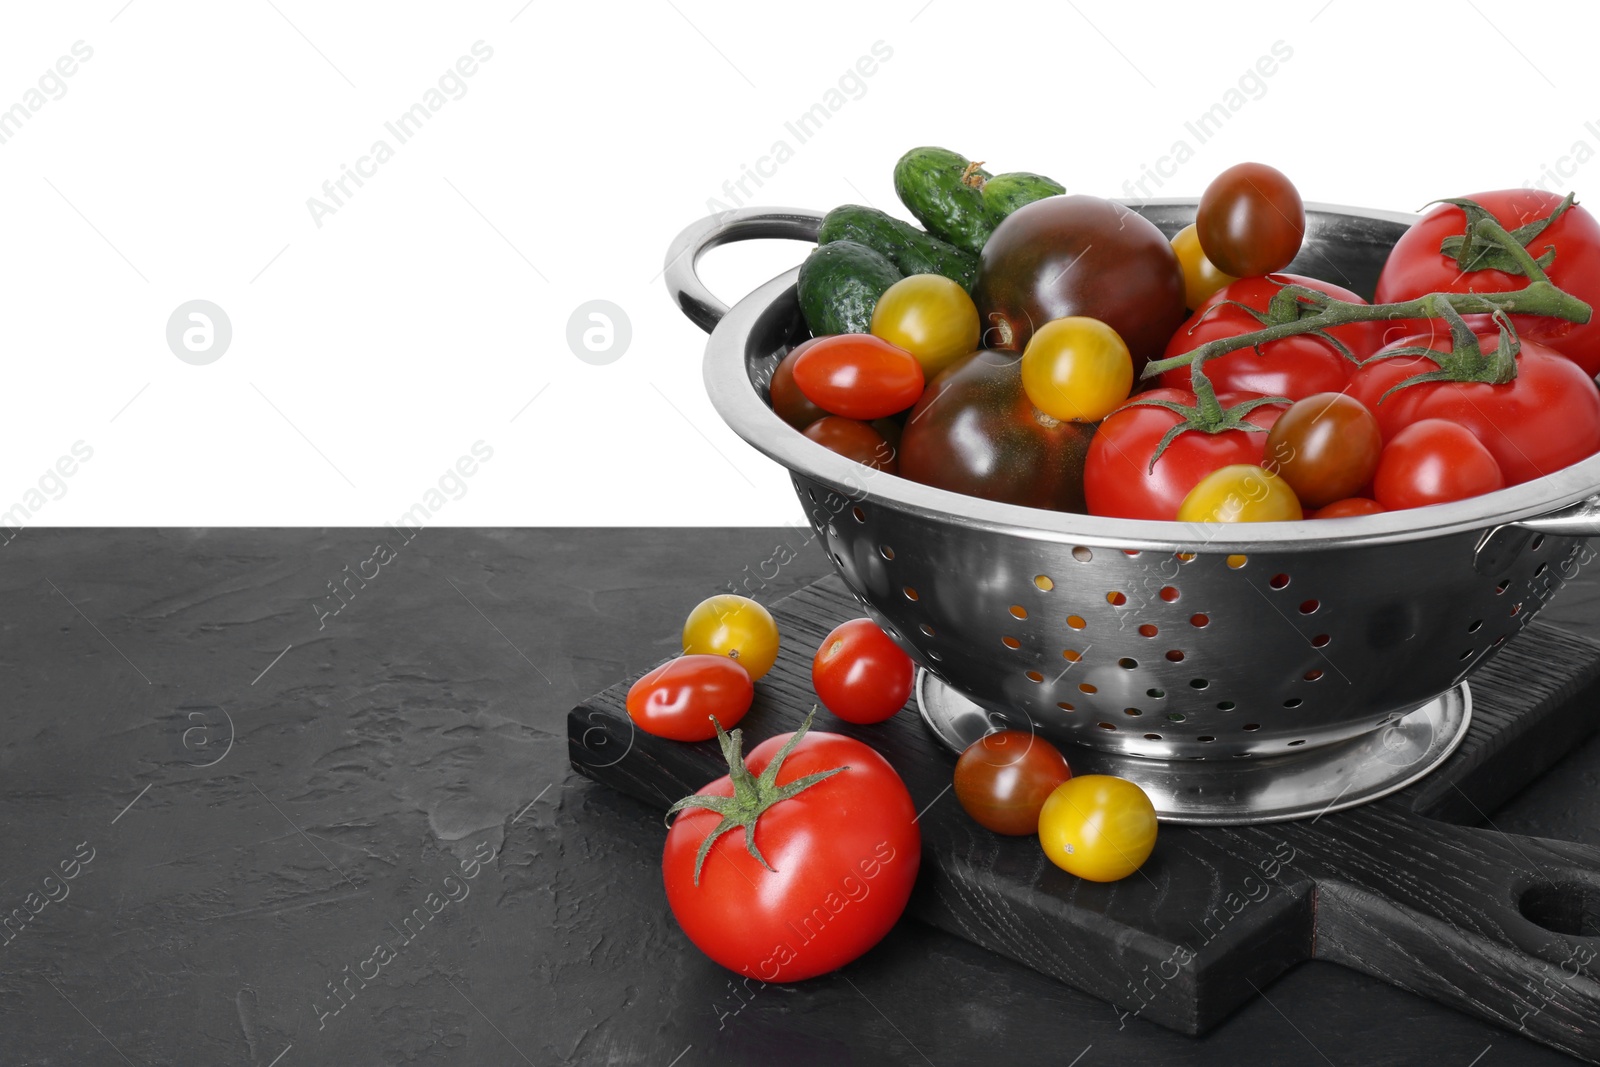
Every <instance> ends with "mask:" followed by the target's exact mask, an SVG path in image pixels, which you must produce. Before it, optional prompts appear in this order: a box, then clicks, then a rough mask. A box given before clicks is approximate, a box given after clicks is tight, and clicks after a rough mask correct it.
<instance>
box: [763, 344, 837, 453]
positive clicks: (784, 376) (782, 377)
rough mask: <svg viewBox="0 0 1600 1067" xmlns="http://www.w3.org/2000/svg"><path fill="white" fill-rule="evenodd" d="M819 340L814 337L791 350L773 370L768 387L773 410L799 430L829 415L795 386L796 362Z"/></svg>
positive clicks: (768, 395) (768, 396)
mask: <svg viewBox="0 0 1600 1067" xmlns="http://www.w3.org/2000/svg"><path fill="white" fill-rule="evenodd" d="M818 340H820V338H816V337H813V338H811V339H810V340H809V341H802V342H800V343H799V344H798V345H796V346H795V347H794V348H792V349H790V350H789V354H788V355H786V356H784V357H783V359H782V360H780V361H779V362H778V365H777V366H776V367H774V368H773V370H772V381H771V382H770V383H769V384H768V385H767V398H768V399H769V400H770V401H772V410H773V411H774V412H776V413H777V416H778V418H780V419H782V420H783V421H784V422H787V423H788V424H789V425H790V426H793V427H794V428H795V429H797V430H804V429H805V428H806V427H807V426H810V425H811V424H812V423H813V422H816V421H817V420H818V419H820V418H822V417H823V416H824V415H826V414H827V412H826V411H823V410H822V409H821V408H819V407H817V405H815V404H813V403H812V402H811V401H809V400H807V399H806V395H805V394H804V393H802V392H801V391H800V387H799V386H798V385H796V384H794V361H795V360H796V359H799V358H800V353H802V352H804V351H805V350H806V349H808V348H810V347H811V346H812V345H814V344H816V343H817V341H818Z"/></svg>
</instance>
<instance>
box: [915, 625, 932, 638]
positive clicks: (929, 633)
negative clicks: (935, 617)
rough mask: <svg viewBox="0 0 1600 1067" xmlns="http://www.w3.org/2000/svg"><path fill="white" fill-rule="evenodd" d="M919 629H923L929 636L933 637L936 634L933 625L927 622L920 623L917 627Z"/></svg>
mask: <svg viewBox="0 0 1600 1067" xmlns="http://www.w3.org/2000/svg"><path fill="white" fill-rule="evenodd" d="M917 629H919V630H921V631H922V632H923V633H925V634H927V635H928V636H929V637H932V636H933V635H934V630H933V627H931V626H929V625H928V624H927V623H922V624H920V625H919V626H918V627H917Z"/></svg>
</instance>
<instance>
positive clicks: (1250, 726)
mask: <svg viewBox="0 0 1600 1067" xmlns="http://www.w3.org/2000/svg"><path fill="white" fill-rule="evenodd" d="M1239 729H1241V730H1247V731H1249V732H1250V733H1255V732H1256V731H1257V730H1259V729H1261V724H1260V723H1258V722H1247V723H1245V724H1244V725H1243V726H1241V727H1239Z"/></svg>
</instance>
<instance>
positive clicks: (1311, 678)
mask: <svg viewBox="0 0 1600 1067" xmlns="http://www.w3.org/2000/svg"><path fill="white" fill-rule="evenodd" d="M1301 677H1303V678H1304V679H1305V680H1306V681H1308V682H1315V681H1318V680H1320V679H1321V678H1322V669H1321V668H1320V667H1313V668H1311V669H1310V670H1309V671H1306V673H1305V674H1303V675H1302V676H1301Z"/></svg>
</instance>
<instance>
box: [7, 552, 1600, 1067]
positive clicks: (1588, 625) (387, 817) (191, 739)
mask: <svg viewBox="0 0 1600 1067" xmlns="http://www.w3.org/2000/svg"><path fill="white" fill-rule="evenodd" d="M802 537H803V535H802V534H800V533H796V532H793V531H787V530H736V531H709V530H531V531H465V530H426V531H423V532H422V533H421V534H419V535H417V536H416V537H415V539H414V540H412V541H410V542H409V543H401V540H400V539H399V538H398V537H397V536H396V535H394V534H393V533H391V532H387V531H351V530H336V531H307V530H276V531H240V530H212V531H187V530H165V531H151V532H145V531H126V530H116V531H94V530H84V531H56V530H37V529H35V530H28V531H25V532H24V533H23V534H22V535H20V536H19V537H17V539H16V540H14V541H12V542H10V543H9V544H6V545H5V546H3V548H0V670H3V677H4V678H5V680H6V683H7V685H6V689H5V693H4V696H3V698H0V842H3V847H4V856H5V863H4V865H3V866H0V917H4V916H6V915H14V914H15V913H16V912H17V911H18V909H20V912H21V914H22V915H25V916H27V922H26V923H25V924H20V932H14V931H15V930H16V928H17V927H18V925H19V920H18V919H15V918H13V920H12V925H13V931H12V932H5V933H0V942H3V943H0V1064H5V1065H7V1067H9V1065H11V1064H28V1065H45V1064H51V1065H54V1064H73V1065H77V1064H87V1065H94V1064H119V1063H124V1062H126V1063H137V1064H141V1065H143V1064H185V1065H188V1064H200V1063H204V1064H252V1065H258V1067H265V1065H271V1064H274V1062H276V1064H277V1065H278V1067H294V1065H296V1064H310V1063H319V1064H320V1063H327V1064H341V1065H344V1064H396V1063H449V1064H467V1063H472V1064H519V1063H537V1064H541V1065H542V1064H547V1063H647V1064H650V1063H654V1064H662V1065H670V1064H674V1063H676V1064H678V1065H681V1067H689V1065H691V1064H695V1063H712V1062H715V1063H745V1062H750V1063H761V1064H763V1065H764V1067H777V1065H784V1064H791V1063H793V1064H812V1063H883V1062H895V1063H935V1064H945V1063H951V1064H954V1063H966V1062H980V1063H986V1062H1008V1063H1018V1064H1031V1063H1040V1064H1045V1063H1053V1064H1072V1063H1074V1062H1076V1063H1078V1064H1080V1065H1081V1067H1091V1065H1094V1064H1101V1063H1116V1064H1120V1065H1126V1064H1237V1063H1251V1064H1257V1063H1259V1064H1296V1065H1299V1064H1310V1063H1323V1062H1327V1063H1335V1064H1346V1063H1350V1064H1355V1063H1360V1064H1414V1063H1430V1064H1431V1063H1438V1064H1461V1065H1463V1067H1467V1065H1469V1064H1476V1065H1478V1067H1492V1065H1495V1064H1530V1065H1537V1064H1545V1063H1562V1062H1572V1061H1571V1060H1569V1059H1567V1058H1566V1057H1564V1056H1562V1055H1560V1054H1559V1053H1555V1052H1551V1051H1549V1050H1547V1049H1544V1048H1541V1047H1539V1046H1536V1045H1534V1044H1531V1043H1529V1042H1527V1041H1524V1040H1522V1039H1520V1038H1518V1037H1517V1036H1515V1035H1513V1034H1509V1033H1507V1032H1505V1031H1503V1030H1500V1029H1497V1028H1495V1027H1493V1026H1490V1025H1489V1024H1487V1023H1482V1022H1478V1021H1476V1020H1474V1019H1471V1018H1468V1017H1466V1016H1463V1015H1460V1014H1457V1013H1455V1012H1452V1011H1449V1010H1447V1009H1444V1008H1440V1007H1437V1006H1435V1005H1433V1004H1431V1003H1429V1002H1427V1001H1424V1000H1422V999H1420V998H1417V997H1414V996H1411V995H1409V994H1406V993H1403V992H1399V991H1397V990H1395V989H1393V988H1390V987H1388V986H1386V985H1383V984H1381V983H1379V982H1377V981H1375V980H1373V979H1368V978H1365V977H1362V976H1360V975H1357V974H1353V973H1351V972H1348V971H1345V970H1343V969H1341V968H1338V967H1334V966H1331V965H1327V964H1318V963H1312V964H1305V965H1302V966H1300V967H1299V968H1297V969H1296V970H1294V971H1292V972H1290V973H1289V974H1288V975H1287V976H1285V977H1284V978H1283V979H1281V980H1279V981H1278V982H1277V983H1275V984H1274V985H1273V986H1272V987H1271V988H1270V989H1269V990H1268V991H1267V992H1268V997H1266V998H1263V999H1262V1000H1260V1001H1257V1002H1255V1003H1252V1004H1250V1005H1247V1006H1246V1007H1245V1008H1244V1009H1242V1010H1241V1011H1240V1012H1239V1013H1238V1014H1237V1015H1235V1016H1233V1017H1232V1018H1230V1019H1229V1020H1228V1021H1226V1022H1225V1023H1223V1024H1222V1026H1221V1027H1219V1028H1218V1029H1217V1030H1216V1031H1214V1032H1213V1033H1212V1034H1211V1035H1209V1036H1208V1037H1206V1038H1204V1039H1201V1040H1195V1039H1190V1038H1187V1037H1183V1036H1181V1035H1178V1034H1174V1033H1171V1032H1169V1031H1166V1030H1164V1029H1162V1028H1160V1027H1157V1026H1155V1025H1154V1024H1150V1023H1146V1022H1142V1021H1139V1020H1128V1021H1127V1022H1126V1025H1125V1026H1122V1024H1120V1023H1119V1020H1118V1018H1117V1016H1116V1013H1115V1012H1114V1011H1113V1009H1111V1008H1110V1007H1109V1006H1107V1005H1106V1004H1104V1003H1102V1002H1100V1001H1098V1000H1095V999H1093V998H1090V997H1088V996H1085V995H1083V994H1079V993H1076V992H1074V991H1072V990H1071V989H1070V988H1067V987H1065V986H1063V985H1062V984H1061V983H1058V982H1055V981H1053V980H1051V979H1048V978H1044V977H1042V976H1040V975H1037V974H1035V973H1033V972H1031V971H1029V970H1027V969H1025V968H1023V967H1021V966H1020V965H1017V964H1014V963H1010V962H1008V961H1006V960H1004V959H1001V958H999V957H996V956H993V955H991V954H989V953H987V952H985V951H983V950H981V949H978V948H976V947H974V946H971V945H968V944H966V943H964V942H961V941H959V940H956V939H955V938H952V937H950V936H948V935H945V934H942V933H939V932H937V931H935V930H932V929H930V928H928V927H924V926H921V925H918V924H914V923H904V924H902V925H901V926H900V927H899V928H898V929H897V930H896V931H895V932H894V933H893V934H891V935H890V937H889V938H888V939H887V940H886V941H885V942H884V943H883V944H881V945H880V946H879V947H878V948H876V949H874V950H873V951H872V952H871V953H869V954H868V955H867V956H865V957H864V958H863V959H861V960H859V961H858V962H856V963H855V964H853V965H851V966H850V967H848V968H846V969H845V970H843V971H841V972H839V973H837V974H834V975H830V976H825V977H823V978H819V979H816V980H813V981H811V982H808V983H805V984H803V985H799V986H792V987H778V986H767V987H763V988H760V989H759V991H758V992H756V993H754V994H750V993H744V994H743V996H741V995H740V994H741V989H739V988H736V986H735V985H734V984H733V983H732V982H731V981H730V976H729V975H728V973H727V972H724V971H722V970H720V969H719V968H718V967H716V966H715V965H714V964H712V963H710V962H709V961H708V960H706V959H704V958H703V957H702V956H700V955H699V953H698V952H697V951H695V950H694V949H693V947H692V946H691V945H689V943H688V942H687V940H686V939H685V938H684V937H683V936H682V934H681V933H679V931H678V930H677V928H676V926H675V925H674V924H673V922H672V918H671V915H670V913H669V912H668V911H667V908H666V904H665V900H664V896H663V893H662V891H661V886H660V880H659V873H658V867H657V863H658V856H659V850H660V845H661V841H662V837H663V834H664V829H663V828H662V826H661V823H660V819H659V816H658V815H657V814H656V813H655V812H654V811H652V810H650V809H649V808H648V807H646V806H645V805H643V804H641V803H638V802H636V801H633V800H629V799H627V798H625V797H622V796H619V795H616V794H614V793H612V792H611V791H609V790H607V789H605V788H603V787H601V786H598V785H594V784H592V783H589V782H587V781H585V780H583V779H581V778H579V777H578V776H577V775H575V774H574V773H572V772H571V771H570V770H569V769H568V767H567V751H566V742H565V716H566V712H567V711H568V709H569V708H571V707H572V706H573V705H574V704H575V703H577V702H578V701H579V700H581V699H582V698H583V697H585V696H586V695H588V694H589V693H591V692H594V691H596V690H598V689H601V688H603V687H604V686H606V685H608V684H610V683H612V682H614V681H616V680H618V679H619V678H622V677H624V676H627V675H629V674H633V673H637V672H639V671H641V670H643V669H644V668H646V667H647V666H649V665H650V664H652V663H654V662H656V661H658V660H659V659H661V658H662V657H663V656H665V655H667V654H668V653H670V652H672V651H674V648H673V642H672V636H673V634H674V633H675V630H676V627H677V626H678V625H679V624H680V622H681V619H682V616H683V614H684V613H685V611H686V610H687V608H688V607H689V606H691V605H692V603H693V602H694V601H695V600H696V599H698V598H699V597H701V596H704V595H707V594H709V593H710V592H713V591H717V590H719V589H726V588H727V587H728V586H729V584H730V583H733V584H735V585H741V586H742V585H744V584H745V583H748V584H749V586H750V588H751V591H753V592H755V593H756V594H757V595H759V596H760V597H761V598H762V599H767V598H772V597H777V596H781V595H783V594H785V593H788V592H791V591H793V590H795V589H797V588H799V587H800V586H802V585H805V584H806V583H808V582H809V581H811V580H813V579H815V578H816V577H818V576H820V575H821V574H823V573H824V572H825V570H826V565H825V562H824V560H823V559H822V557H821V554H820V553H819V552H817V551H815V550H814V549H813V548H811V547H809V546H806V547H804V548H803V550H802V551H801V554H800V557H799V559H797V560H796V561H795V562H792V563H790V564H788V565H787V566H786V567H784V568H782V569H781V570H780V571H779V572H778V573H777V575H776V577H773V578H765V577H763V575H764V574H771V573H772V571H771V568H770V567H767V568H763V564H764V562H765V561H767V560H768V559H769V558H770V557H771V556H772V555H773V549H774V547H775V546H776V545H777V544H778V543H779V542H781V541H785V540H787V541H789V542H790V543H792V544H793V545H795V546H796V547H800V545H801V539H802ZM379 542H385V543H387V544H389V546H390V547H391V549H393V551H394V556H393V558H392V559H390V560H389V561H388V562H381V563H380V562H377V561H376V559H374V545H375V544H377V543H379ZM378 558H379V559H381V558H384V557H382V556H380V557H378ZM368 560H373V562H367V563H365V564H364V565H363V561H368ZM347 565H348V567H349V568H350V571H351V572H360V573H364V574H366V575H369V576H373V577H371V578H370V580H369V581H367V582H366V584H365V585H364V587H360V588H357V589H356V592H355V595H354V597H353V599H351V600H350V601H349V603H348V604H347V605H345V606H343V608H342V609H341V610H340V611H339V613H338V614H336V615H328V616H326V617H322V614H323V613H324V612H327V611H329V610H331V608H332V607H333V606H336V605H337V603H338V602H337V601H334V600H331V599H326V598H327V597H328V596H329V589H328V585H327V583H329V582H330V581H337V580H339V579H341V578H342V577H344V576H345V575H346V574H348V573H349V572H346V571H344V569H343V568H345V567H346V566H347ZM374 575H375V576H374ZM350 585H351V587H352V588H356V585H357V583H356V582H355V581H354V580H351V583H350ZM316 605H320V609H319V608H318V607H317V606H316ZM1541 617H1542V618H1544V619H1548V620H1550V621H1553V622H1556V623H1558V624H1561V625H1564V626H1566V627H1568V628H1569V629H1573V630H1575V631H1577V632H1580V633H1588V634H1590V635H1593V636H1600V583H1596V582H1595V581H1592V580H1591V579H1590V578H1589V577H1588V576H1580V577H1579V578H1578V579H1577V580H1576V581H1574V582H1573V583H1571V585H1570V587H1569V588H1568V589H1566V590H1564V591H1563V592H1562V594H1561V595H1560V596H1559V597H1558V598H1557V600H1556V601H1555V603H1554V604H1553V605H1552V606H1551V607H1550V608H1549V609H1548V610H1547V611H1546V612H1545V614H1544V615H1542V616H1541ZM319 624H320V628H319ZM286 648H287V651H285V649H286ZM280 654H281V656H280ZM263 672H264V673H263ZM230 724H231V726H230ZM230 739H231V747H230V744H229V742H230ZM207 764H209V766H207ZM1597 776H1600V743H1592V744H1590V745H1587V746H1584V747H1582V748H1580V749H1578V750H1577V751H1575V752H1574V753H1572V754H1571V755H1570V756H1569V757H1568V758H1567V759H1566V760H1565V761H1564V762H1562V763H1561V764H1559V765H1557V766H1556V767H1555V768H1554V769H1553V770H1552V771H1550V772H1549V773H1548V774H1547V775H1545V776H1544V778H1543V779H1542V780H1541V781H1540V782H1539V783H1538V784H1536V785H1535V786H1533V787H1532V788H1529V789H1528V790H1526V791H1524V792H1523V793H1522V794H1521V795H1520V796H1518V797H1517V798H1515V799H1514V800H1513V801H1511V802H1510V803H1509V804H1508V805H1506V806H1505V807H1504V808H1503V809H1502V810H1500V811H1497V812H1495V813H1493V814H1492V819H1493V823H1494V825H1495V826H1496V827H1498V828H1500V829H1502V830H1505V831H1507V832H1509V833H1522V834H1530V835H1536V836H1548V837H1557V838H1564V839H1567V840H1574V841H1583V842H1586V843H1591V844H1596V843H1600V790H1597V789H1596V788H1595V786H1596V779H1597ZM90 850H92V855H93V858H92V860H89V861H88V862H87V863H84V862H82V857H84V856H86V855H89V854H90ZM490 854H492V857H493V858H491V859H489V860H487V861H486V862H484V863H482V864H481V865H475V864H474V862H473V860H474V859H475V857H476V856H478V855H490ZM75 859H76V860H77V861H78V862H77V864H76V866H74V860H75ZM63 862H65V864H66V867H65V870H66V871H70V872H73V873H74V875H75V876H74V877H72V878H71V879H70V880H67V879H65V878H64V875H63V873H62V872H63V868H62V867H61V866H60V865H61V864H62V863H63ZM468 874H471V875H472V877H470V878H469V877H467V875H468ZM47 876H49V877H50V881H48V882H47V881H46V878H47ZM430 893H432V894H435V895H434V896H432V897H430V896H429V894H430ZM51 897H55V898H57V899H55V900H54V901H51V900H50V898H51ZM47 901H48V902H47ZM35 909H37V913H35ZM414 909H420V912H414ZM408 917H410V919H409V922H407V919H408ZM380 945H382V946H383V947H384V951H383V952H382V953H377V954H375V949H376V948H377V947H378V946H380ZM346 968H348V970H347V969H346ZM357 974H365V975H367V976H368V979H367V980H366V981H365V983H364V984H363V980H362V979H360V978H357V977H354V975H357ZM374 974H375V977H372V976H373V975H374ZM337 983H346V984H345V985H343V986H342V987H341V988H345V989H347V990H348V991H349V992H347V993H345V995H344V997H342V998H339V997H336V994H335V993H334V991H333V984H337ZM335 1008H338V1009H339V1010H338V1012H337V1014H334V1009H335ZM1119 1026H1122V1028H1120V1029H1119Z"/></svg>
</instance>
